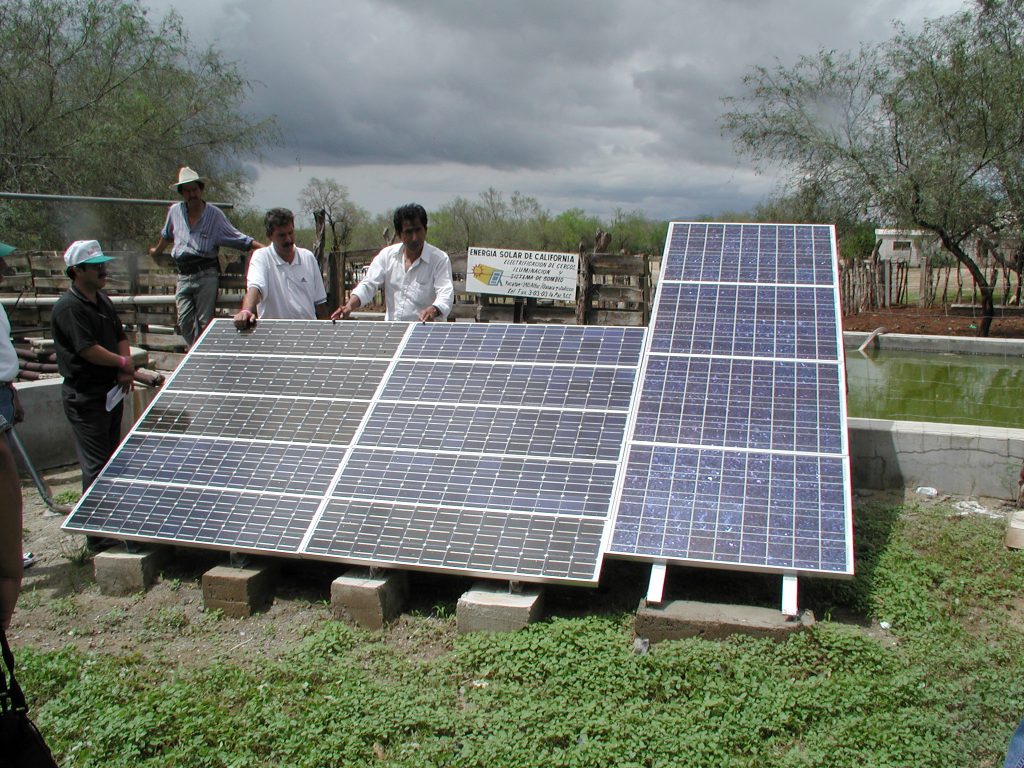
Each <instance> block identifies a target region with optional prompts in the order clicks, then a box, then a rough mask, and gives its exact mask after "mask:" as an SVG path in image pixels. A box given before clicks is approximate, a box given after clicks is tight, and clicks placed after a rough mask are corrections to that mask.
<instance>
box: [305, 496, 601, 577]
mask: <svg viewBox="0 0 1024 768" xmlns="http://www.w3.org/2000/svg"><path fill="white" fill-rule="evenodd" d="M320 523H321V524H320V525H318V526H317V527H316V530H315V531H314V532H313V536H312V538H311V539H310V541H309V543H308V545H307V546H306V551H307V552H308V553H310V554H314V555H319V556H321V557H324V558H325V559H340V560H343V561H345V562H366V563H369V564H377V565H380V564H384V565H398V566H403V565H405V566H409V565H415V566H420V567H426V568H431V569H436V570H443V571H463V572H469V573H476V574H483V575H499V576H506V577H509V578H520V579H521V578H524V577H525V578H529V577H542V578H544V579H560V580H569V581H586V580H590V579H592V578H593V570H594V563H595V562H596V561H597V560H598V559H599V556H600V549H601V539H602V537H603V534H604V527H605V521H604V519H602V518H586V517H564V516H563V517H556V516H547V515H530V514H517V513H507V514H506V513H498V512H491V511H477V510H462V509H452V508H445V507H437V506H432V505H431V506H406V505H400V504H382V503H369V502H358V501H345V502H341V501H333V500H332V501H331V502H330V503H328V505H327V508H326V510H325V512H324V514H323V516H322V518H321V521H320Z"/></svg>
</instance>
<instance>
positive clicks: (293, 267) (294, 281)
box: [235, 208, 327, 330]
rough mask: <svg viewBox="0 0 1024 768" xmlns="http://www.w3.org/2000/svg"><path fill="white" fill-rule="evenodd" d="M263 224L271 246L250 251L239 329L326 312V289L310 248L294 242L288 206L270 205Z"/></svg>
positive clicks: (310, 317) (320, 315)
mask: <svg viewBox="0 0 1024 768" xmlns="http://www.w3.org/2000/svg"><path fill="white" fill-rule="evenodd" d="M263 223H264V225H265V229H266V231H267V238H268V239H269V240H270V245H268V246H267V247H266V248H260V249H259V250H258V251H256V252H255V253H253V255H252V259H250V260H249V270H248V272H247V274H246V277H245V286H246V290H245V296H244V297H243V299H242V308H241V309H240V310H239V311H238V314H236V315H235V327H236V328H238V329H239V330H243V329H245V328H251V327H253V326H254V325H256V318H257V317H262V318H263V319H264V320H270V319H275V320H317V319H322V318H323V317H324V315H325V314H326V308H327V291H326V289H325V288H324V278H323V275H322V274H320V265H319V264H317V262H316V256H314V255H313V252H312V251H307V250H306V249H305V248H299V247H298V246H297V245H295V216H294V215H293V214H292V212H291V211H289V210H288V209H287V208H271V209H270V210H269V211H267V215H266V217H264V220H263Z"/></svg>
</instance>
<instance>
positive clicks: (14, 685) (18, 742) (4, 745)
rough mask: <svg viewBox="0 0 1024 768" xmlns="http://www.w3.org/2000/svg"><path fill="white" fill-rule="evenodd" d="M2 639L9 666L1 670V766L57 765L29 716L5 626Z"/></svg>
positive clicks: (46, 767) (45, 767) (0, 631)
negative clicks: (15, 673) (15, 674)
mask: <svg viewBox="0 0 1024 768" xmlns="http://www.w3.org/2000/svg"><path fill="white" fill-rule="evenodd" d="M0 642H2V644H3V652H4V666H5V667H6V668H7V669H6V670H0V768H8V767H9V768H57V761H56V760H54V759H53V754H52V753H51V752H50V748H49V747H48V746H46V742H45V741H43V737H42V735H41V734H40V733H39V730H38V729H37V728H36V726H35V724H33V722H32V721H31V720H29V719H28V706H27V705H26V704H25V694H24V693H22V692H21V686H20V685H18V681H17V679H15V677H14V654H13V653H11V646H9V645H8V644H7V635H5V634H4V631H3V629H2V628H0ZM8 677H10V684H8V682H7V678H8Z"/></svg>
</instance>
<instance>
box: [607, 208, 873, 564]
mask: <svg viewBox="0 0 1024 768" xmlns="http://www.w3.org/2000/svg"><path fill="white" fill-rule="evenodd" d="M836 266H837V261H836V245H835V233H834V230H833V229H832V228H831V227H829V226H817V225H775V224H769V225H762V224H693V223H673V224H672V226H671V228H670V230H669V235H668V241H667V245H666V250H665V255H664V258H663V260H662V272H661V277H660V282H659V286H658V294H657V297H656V302H655V306H654V310H653V313H652V317H651V324H650V335H649V338H648V341H647V347H646V348H645V352H644V360H643V362H642V366H641V368H642V370H641V379H640V391H639V396H638V402H637V406H636V409H635V413H634V414H633V420H632V424H631V429H630V436H629V440H628V458H627V461H626V465H625V472H624V476H623V478H622V480H621V486H620V494H619V500H618V507H617V512H616V515H615V518H614V521H613V524H612V525H611V526H610V531H609V538H610V541H609V544H608V552H609V553H610V554H613V555H623V556H627V557H637V558H642V559H652V560H664V561H667V562H680V563H698V564H713V565H724V566H729V567H739V568H745V569H746V568H751V569H764V570H769V571H778V572H790V571H811V572H820V573H826V574H828V573H831V574H845V573H852V572H853V555H852V530H851V529H852V522H851V520H852V515H851V504H850V497H849V449H848V446H847V437H846V430H845V423H846V421H845V419H846V413H845V408H846V405H845V383H844V373H843V366H842V332H841V330H842V329H841V326H840V323H839V317H840V314H839V304H838V276H837V268H836Z"/></svg>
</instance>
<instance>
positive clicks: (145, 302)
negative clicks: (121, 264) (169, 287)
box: [0, 291, 242, 309]
mask: <svg viewBox="0 0 1024 768" xmlns="http://www.w3.org/2000/svg"><path fill="white" fill-rule="evenodd" d="M107 297H108V298H109V299H110V301H111V303H113V304H114V306H126V305H137V306H156V305H161V304H174V301H175V298H174V294H173V293H147V294H137V295H135V296H120V295H114V296H111V295H110V294H107ZM59 298H60V297H59V296H0V304H2V305H3V306H4V307H5V308H19V307H27V308H29V309H34V308H39V307H52V306H53V305H54V304H56V303H57V299H59ZM236 305H237V306H241V305H242V293H241V291H239V293H238V295H236V296H218V297H217V306H218V307H228V306H230V307H233V306H236Z"/></svg>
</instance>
